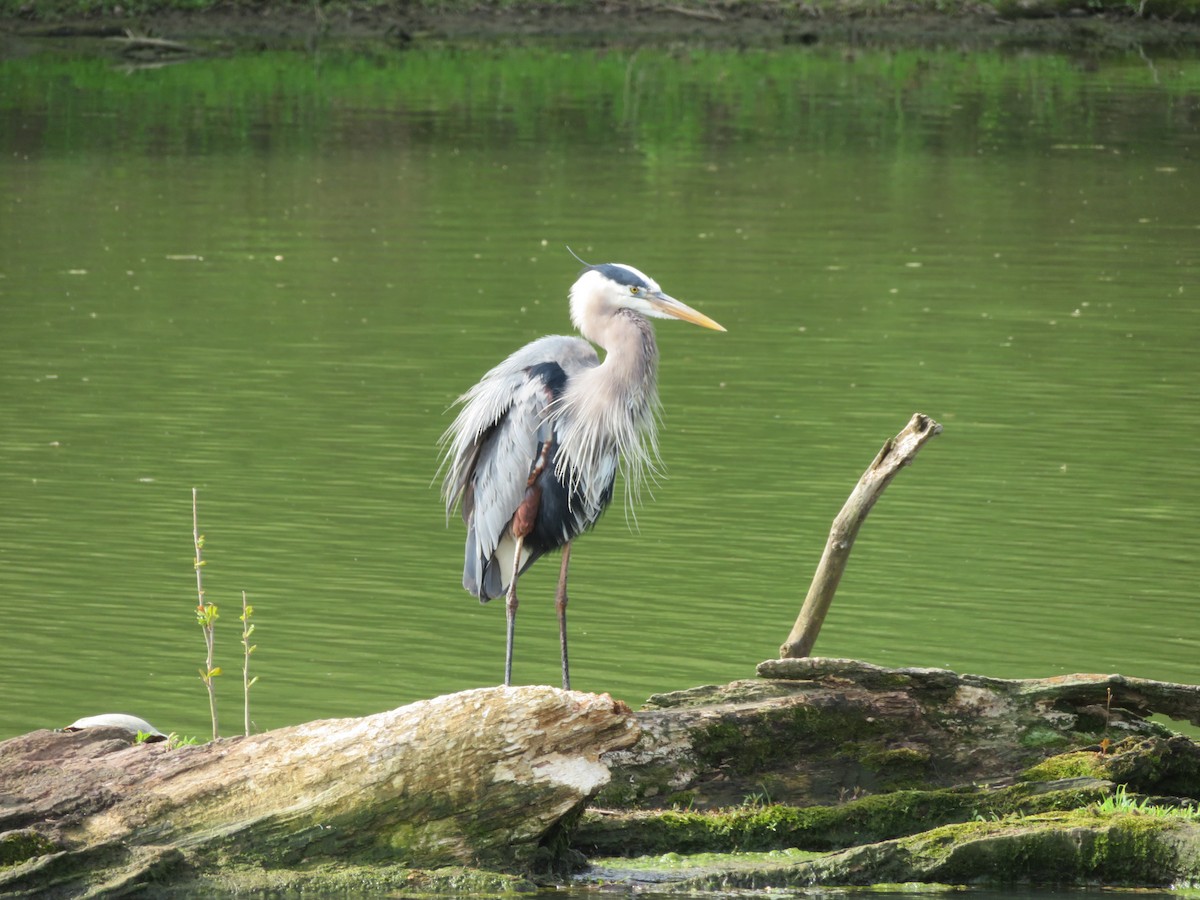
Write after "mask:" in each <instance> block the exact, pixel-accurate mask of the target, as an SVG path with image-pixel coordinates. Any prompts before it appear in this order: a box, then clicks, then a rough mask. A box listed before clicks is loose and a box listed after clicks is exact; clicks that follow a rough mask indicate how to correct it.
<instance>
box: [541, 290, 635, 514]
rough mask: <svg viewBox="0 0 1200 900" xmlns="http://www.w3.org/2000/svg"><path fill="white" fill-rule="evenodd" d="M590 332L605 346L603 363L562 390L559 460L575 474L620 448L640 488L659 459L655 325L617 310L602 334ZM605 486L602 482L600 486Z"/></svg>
mask: <svg viewBox="0 0 1200 900" xmlns="http://www.w3.org/2000/svg"><path fill="white" fill-rule="evenodd" d="M586 336H587V337H589V338H591V339H592V340H594V341H595V342H596V343H598V344H599V345H600V346H601V347H602V348H603V349H604V351H605V356H604V359H603V361H601V363H600V365H598V366H596V367H594V368H592V369H588V370H586V371H583V372H580V373H578V374H577V375H576V376H575V377H574V378H573V379H572V380H571V382H570V384H568V386H567V389H566V392H565V393H564V395H563V399H562V403H563V407H562V408H563V412H564V418H565V419H566V421H568V422H569V423H570V425H569V427H568V428H567V430H566V433H565V434H564V435H563V442H562V451H561V454H560V459H559V463H560V465H562V464H566V465H567V466H570V467H571V468H573V469H574V470H575V473H576V475H575V477H576V478H579V477H580V476H581V475H582V474H583V473H590V472H594V471H598V470H599V469H598V467H597V466H596V465H595V463H596V462H597V458H598V456H599V455H605V454H611V453H613V452H616V453H618V454H619V455H620V457H621V461H622V463H623V465H624V467H625V471H626V474H627V476H628V481H629V487H630V490H631V492H632V493H633V494H636V492H637V488H638V485H639V483H640V481H641V479H642V477H643V476H644V475H645V474H646V473H647V472H653V471H654V469H655V465H656V463H657V462H658V440H657V433H656V432H657V428H656V425H657V416H658V346H657V344H656V343H655V340H654V328H653V326H651V324H650V323H649V322H648V321H646V319H644V318H643V317H641V316H639V315H637V314H636V313H633V312H629V311H625V310H621V311H619V312H617V313H615V314H614V315H613V316H612V318H611V319H610V320H609V321H608V322H607V323H606V324H605V328H604V329H603V331H602V332H601V333H599V334H588V335H586ZM601 487H602V486H601Z"/></svg>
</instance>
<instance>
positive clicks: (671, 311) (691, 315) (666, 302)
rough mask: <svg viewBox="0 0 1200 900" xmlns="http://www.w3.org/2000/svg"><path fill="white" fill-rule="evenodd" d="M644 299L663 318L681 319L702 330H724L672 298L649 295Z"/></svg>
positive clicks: (706, 317) (662, 295) (697, 311)
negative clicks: (698, 326)
mask: <svg viewBox="0 0 1200 900" xmlns="http://www.w3.org/2000/svg"><path fill="white" fill-rule="evenodd" d="M646 299H647V300H648V301H649V302H650V305H651V306H653V307H654V308H655V309H656V310H657V311H658V312H660V313H662V314H663V315H664V316H670V317H671V318H673V319H683V321H685V322H691V323H692V324H693V325H700V326H701V327H703V328H711V329H712V330H713V331H724V330H725V327H724V326H723V325H720V324H718V323H717V322H714V321H713V320H712V319H710V318H709V317H708V316H706V315H705V314H704V313H702V312H700V311H699V310H695V309H692V308H691V307H690V306H688V305H687V304H686V303H682V302H680V301H679V300H676V299H675V298H674V297H669V296H667V295H666V294H649V295H648V296H647V297H646Z"/></svg>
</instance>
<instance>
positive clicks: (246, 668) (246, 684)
mask: <svg viewBox="0 0 1200 900" xmlns="http://www.w3.org/2000/svg"><path fill="white" fill-rule="evenodd" d="M252 615H254V607H253V606H249V605H248V604H247V603H246V592H245V591H242V710H243V718H244V719H245V722H244V726H245V733H246V736H247V737H249V736H250V688H252V687H253V686H254V682H256V681H258V676H257V675H255V676H254V677H253V678H251V677H250V654H251V653H253V652H254V650H255V648H256V647H257V645H256V644H251V643H250V635H252V634H254V626H253V625H251V624H250V617H251V616H252Z"/></svg>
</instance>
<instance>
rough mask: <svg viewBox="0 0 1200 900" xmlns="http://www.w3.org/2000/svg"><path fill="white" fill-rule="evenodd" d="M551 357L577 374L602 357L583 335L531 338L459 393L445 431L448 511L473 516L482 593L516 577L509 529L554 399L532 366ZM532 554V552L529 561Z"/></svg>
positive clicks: (477, 588) (472, 546)
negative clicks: (457, 509) (457, 508)
mask: <svg viewBox="0 0 1200 900" xmlns="http://www.w3.org/2000/svg"><path fill="white" fill-rule="evenodd" d="M544 363H554V364H557V365H558V366H560V367H561V368H562V369H563V371H564V373H565V374H566V375H567V377H568V378H570V377H572V376H573V375H574V374H577V373H578V372H579V371H581V370H583V369H586V368H591V367H593V366H596V365H597V364H598V363H599V360H598V358H597V356H596V351H595V350H594V349H593V348H592V346H591V345H590V344H589V343H588V342H587V341H585V340H582V339H581V338H576V337H568V336H562V335H552V336H550V337H545V338H541V339H540V340H537V341H534V342H533V343H531V344H527V345H526V346H524V347H522V348H521V349H520V350H518V351H516V352H515V353H513V354H512V355H511V356H509V357H508V358H507V359H506V360H504V361H503V362H502V363H500V364H499V365H498V366H496V367H495V368H493V369H491V370H490V371H489V372H488V373H487V374H485V375H484V376H483V378H482V379H481V380H480V381H479V383H478V384H476V385H475V386H474V387H472V388H471V389H470V390H469V391H467V392H466V393H465V394H463V395H462V396H461V397H459V398H458V401H457V403H458V404H459V405H461V407H462V408H461V410H460V411H459V413H458V415H457V417H456V418H455V419H454V422H453V423H452V424H451V425H450V427H449V428H448V429H447V430H446V433H445V434H444V435H443V436H442V444H443V446H444V447H445V448H446V451H445V457H444V460H443V467H445V468H446V477H445V480H444V482H443V484H442V497H443V499H444V500H445V503H446V514H447V516H449V514H450V513H451V512H452V511H453V509H454V507H455V505H456V504H458V505H460V506H461V509H462V517H463V521H465V522H466V524H467V542H466V551H465V559H464V564H463V587H464V588H466V589H467V590H468V591H470V592H471V593H472V594H474V595H475V596H477V597H479V599H480V600H488V599H490V598H492V597H496V596H499V595H500V594H502V593H503V592H504V590H505V589H506V588H507V583H508V581H509V579H510V577H511V567H512V563H513V555H514V553H515V546H514V543H513V541H512V537H511V534H509V532H508V529H509V525H510V523H511V522H512V517H513V515H514V513H515V512H516V510H517V507H518V506H519V505H520V503H521V501H522V499H523V498H524V496H525V486H526V480H527V479H528V477H529V472H530V469H531V467H532V466H533V464H534V462H535V460H536V457H537V452H538V444H539V438H538V431H539V429H540V428H542V427H543V425H544V424H545V423H546V421H547V419H548V417H549V416H550V411H549V410H550V406H551V403H552V401H553V397H552V396H551V394H550V392H549V391H548V390H547V388H546V384H545V382H543V381H542V380H541V379H540V378H538V377H536V376H535V375H532V374H531V372H530V370H531V369H533V368H534V367H536V366H538V365H541V364H544ZM527 560H528V552H526V553H524V554H523V555H522V568H523V567H524V565H525V564H527Z"/></svg>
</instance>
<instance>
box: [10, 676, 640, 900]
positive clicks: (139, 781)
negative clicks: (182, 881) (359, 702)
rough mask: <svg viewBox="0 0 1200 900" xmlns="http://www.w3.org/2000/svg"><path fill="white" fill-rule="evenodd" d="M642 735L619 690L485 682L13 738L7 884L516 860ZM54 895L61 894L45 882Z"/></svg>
mask: <svg viewBox="0 0 1200 900" xmlns="http://www.w3.org/2000/svg"><path fill="white" fill-rule="evenodd" d="M638 735H639V730H638V726H637V725H636V723H635V721H634V718H633V714H632V713H631V712H630V710H629V709H628V707H626V706H625V705H624V704H623V703H620V702H619V701H614V700H612V698H610V697H608V696H607V695H604V696H597V695H594V694H584V693H578V692H568V691H560V690H558V689H556V688H549V687H519V688H503V687H501V688H481V689H479V690H473V691H464V692H462V693H458V694H451V695H448V696H445V697H438V698H435V699H433V700H426V701H422V702H420V703H414V704H412V705H410V706H404V707H400V708H399V709H396V710H392V711H391V712H386V713H380V714H378V715H373V716H367V717H364V718H360V719H330V720H325V721H319V722H310V723H308V724H305V725H298V726H294V727H291V728H281V729H277V730H275V731H270V732H266V733H264V734H259V735H253V736H251V737H242V738H231V739H225V740H219V741H213V742H212V743H209V744H204V745H200V746H192V747H178V748H175V749H171V748H169V747H168V746H167V744H165V743H157V744H133V745H131V742H132V738H131V736H130V735H129V734H128V733H127V732H124V731H122V730H120V729H114V728H96V729H85V730H83V731H79V732H75V733H62V732H52V731H37V732H33V733H31V734H28V735H24V736H22V737H18V738H13V739H11V740H8V741H5V742H3V743H0V785H2V786H3V795H4V797H3V802H0V851H3V854H2V858H3V861H4V862H5V863H9V865H6V866H4V867H2V868H0V895H4V896H11V895H14V894H15V895H18V896H20V895H23V894H33V893H36V894H39V895H46V896H75V895H77V894H80V893H88V892H91V893H96V892H97V891H99V892H100V893H103V892H105V891H111V890H113V889H115V888H116V887H119V888H120V889H122V890H124V889H126V888H129V889H132V888H133V887H135V886H137V885H140V884H142V883H144V882H145V881H146V880H147V879H151V878H153V879H157V880H159V881H170V880H173V879H174V878H175V877H176V876H179V875H180V873H181V872H186V873H188V875H189V877H194V876H195V874H196V873H204V872H206V871H212V870H213V869H218V870H225V869H227V868H230V867H236V866H239V865H241V866H244V865H251V866H255V867H257V868H259V869H278V868H289V867H297V866H302V865H308V866H313V865H325V866H329V867H335V866H338V865H342V866H346V865H352V864H370V863H381V864H383V863H386V864H390V865H393V866H397V865H398V866H421V867H426V868H434V867H438V866H448V865H485V866H491V867H493V868H496V869H500V870H511V869H519V868H521V867H523V866H525V865H527V864H528V863H529V862H530V861H531V860H532V859H533V858H534V856H535V855H536V854H538V852H539V845H540V843H541V841H542V840H543V839H544V838H545V836H546V835H547V833H549V832H550V830H551V829H552V828H553V827H554V826H555V825H556V824H557V823H558V822H559V821H560V820H561V819H562V818H563V817H564V816H566V815H567V814H568V813H570V812H572V811H573V810H575V809H576V808H578V807H580V806H581V805H582V804H583V803H584V802H586V800H587V798H588V797H590V796H591V795H593V794H594V793H595V792H596V791H598V790H599V789H600V788H601V787H602V786H603V785H604V784H606V783H607V782H608V778H609V774H608V768H607V767H606V766H605V765H604V764H603V763H602V762H600V760H599V756H600V754H601V753H602V752H605V751H608V750H614V749H618V748H624V747H629V746H631V745H632V744H633V743H634V742H635V741H636V740H637V737H638ZM47 892H49V893H47Z"/></svg>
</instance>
